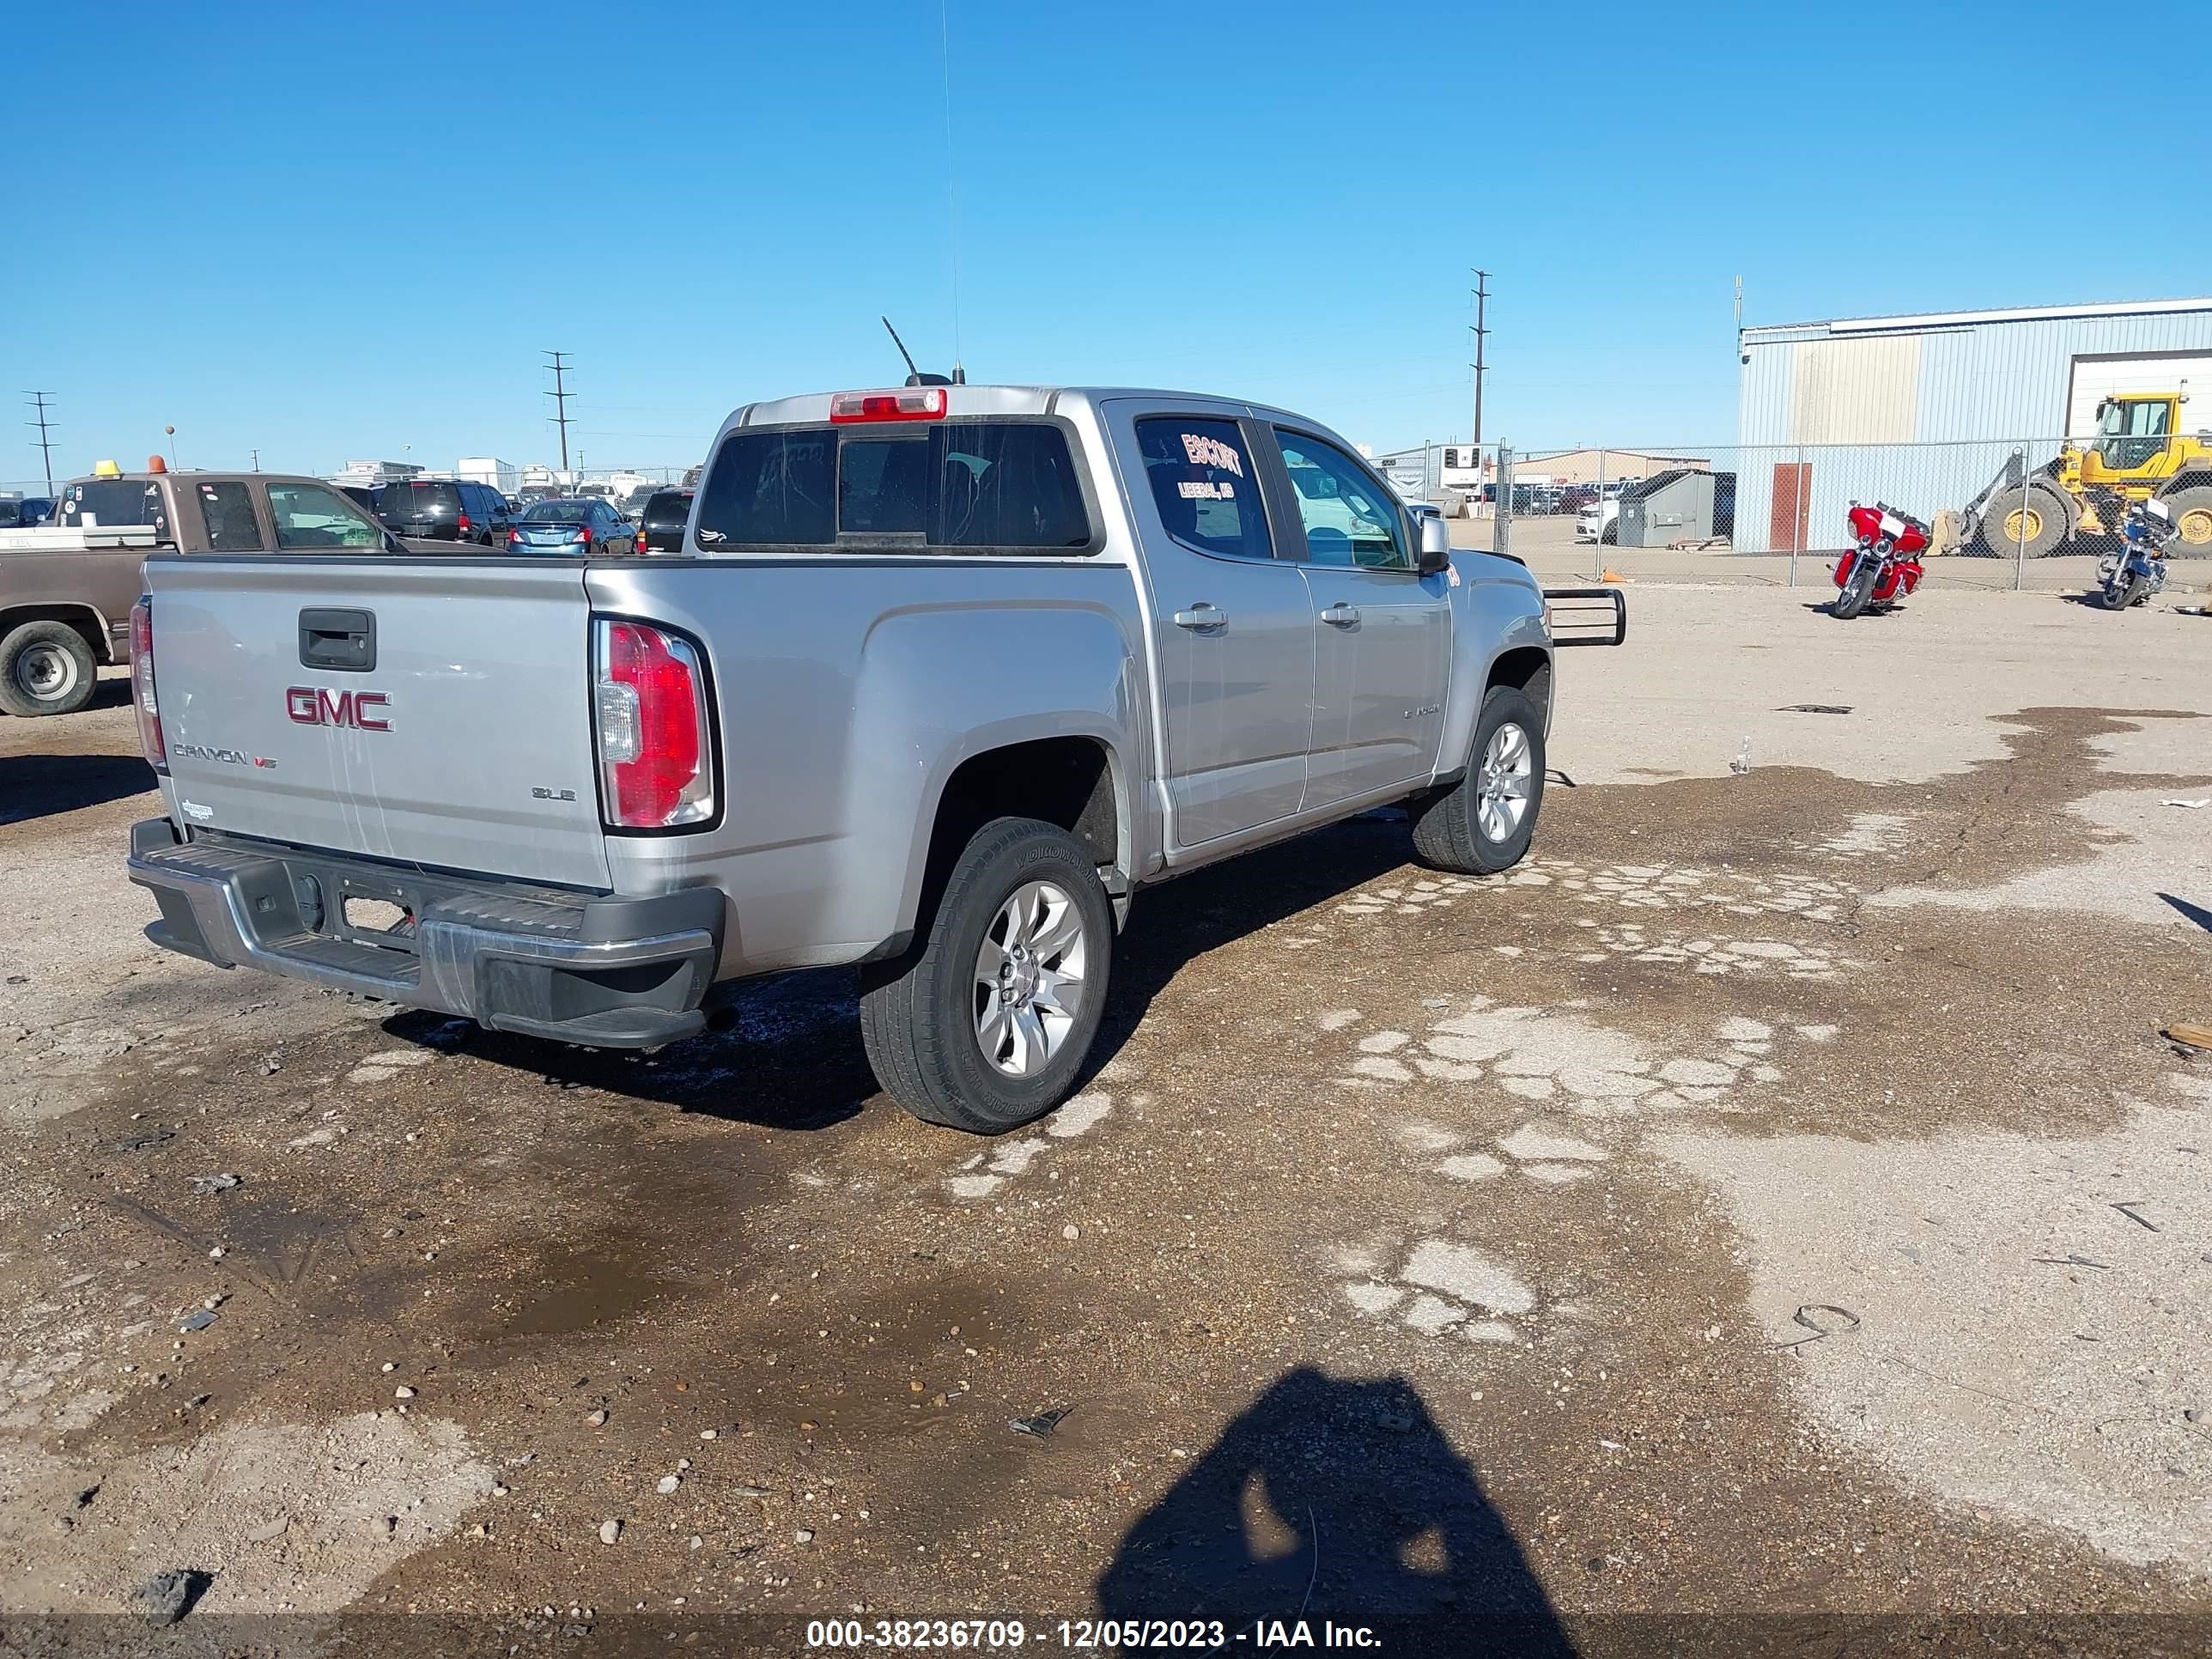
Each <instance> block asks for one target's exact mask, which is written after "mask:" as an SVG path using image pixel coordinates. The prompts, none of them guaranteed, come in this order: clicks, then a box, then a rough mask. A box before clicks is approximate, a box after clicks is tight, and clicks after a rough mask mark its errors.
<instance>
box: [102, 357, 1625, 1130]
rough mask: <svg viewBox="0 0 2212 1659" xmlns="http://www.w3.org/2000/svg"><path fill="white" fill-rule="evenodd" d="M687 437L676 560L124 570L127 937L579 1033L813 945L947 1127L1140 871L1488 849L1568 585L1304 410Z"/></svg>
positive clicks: (869, 1032)
mask: <svg viewBox="0 0 2212 1659" xmlns="http://www.w3.org/2000/svg"><path fill="white" fill-rule="evenodd" d="M711 453H712V456H713V459H712V460H711V462H710V463H709V465H708V473H707V477H706V482H705V483H704V484H703V485H702V487H701V489H700V492H699V497H698V501H697V502H696V509H695V511H694V512H693V513H692V515H691V524H690V527H689V528H688V530H687V532H686V534H685V540H684V545H683V548H682V550H681V552H680V553H679V554H678V556H665V555H664V556H659V557H655V558H650V559H634V558H613V559H592V560H588V561H586V560H574V559H556V558H543V557H517V558H512V559H500V560H496V561H471V565H472V566H476V567H478V568H471V570H469V571H467V572H466V573H465V575H466V576H467V580H465V581H464V580H456V578H455V576H454V574H453V573H452V572H451V571H450V570H449V569H445V568H440V566H439V564H438V563H437V562H435V561H429V560H421V559H386V560H356V561H337V560H331V559H305V558H299V559H295V558H282V557H279V558H273V559H257V560H252V561H240V562H224V561H218V560H209V559H181V558H171V557H167V556H161V557H155V558H151V559H149V560H148V561H147V564H146V574H147V584H148V588H149V597H148V599H147V600H146V602H145V605H144V606H143V608H142V610H141V611H140V613H139V616H140V618H141V620H142V622H143V626H141V627H139V628H137V629H135V630H134V647H133V653H132V656H133V669H134V672H135V673H136V674H137V677H138V680H139V683H140V685H141V687H142V688H143V695H142V696H140V698H139V699H138V702H137V708H138V714H139V720H140V726H139V731H140V738H141V742H142V744H143V748H144V751H145V754H146V757H147V758H148V760H149V762H150V763H152V764H153V765H154V766H155V769H157V770H158V771H159V772H160V773H161V789H162V797H163V804H164V805H165V806H166V808H167V815H166V816H164V817H157V818H153V819H149V820H148V821H146V822H144V823H140V824H138V825H137V826H136V828H135V829H133V831H132V834H131V862H130V868H131V879H132V880H133V881H135V882H137V883H138V884H140V885H142V886H144V887H147V888H149V889H151V890H153V892H154V894H155V897H156V898H157V899H158V901H159V902H160V905H161V919H160V921H156V922H155V924H154V925H153V927H152V928H151V929H150V930H149V937H150V938H152V939H154V940H155V943H157V944H160V945H165V946H167V947H168V948H169V949H171V950H174V951H181V952H183V953H185V955H188V956H192V957H198V958H199V959H201V960H202V961H205V962H210V963H216V964H217V965H219V966H223V967H232V966H251V967H254V968H258V969H264V970H265V971H268V972H272V973H278V974H284V975H290V976H292V977H295V978H299V979H306V980H311V981H317V982H319V983H320V984H323V985H325V986H328V987H333V988H337V989H344V990H348V991H353V992H357V993H361V994H367V995H370V996H375V997H380V998H383V999H385V1000H388V1001H393V1002H398V1003H404V1004H408V1005H410V1006H417V1007H424V1008H434V1009H438V1010H441V1011H442V1012H446V1013H448V1014H456V1015H461V1016H465V1017H466V1018H473V1019H476V1020H479V1021H481V1022H482V1023H483V1024H486V1025H489V1026H493V1027H496V1028H498V1029H500V1030H508V1031H518V1032H524V1033H527V1034H530V1035H533V1036H545V1037H554V1038H558V1039H562V1040H565V1041H568V1042H580V1043H586V1044H590V1045H592V1046H596V1047H615V1048H621V1047H649V1046H652V1045H654V1044H659V1043H664V1042H672V1041H674V1040H676V1039H678V1038H681V1037H685V1036H690V1035H692V1034H693V1033H695V1032H696V1031H698V1030H701V1029H702V1027H703V1026H704V1025H705V1024H706V1020H707V1018H708V1013H709V1012H711V1011H712V1010H713V1009H714V1007H715V1006H716V1005H717V1003H718V1002H719V1001H720V1000H721V999H722V998H724V997H726V995H727V994H728V992H727V991H726V989H724V988H721V987H728V986H730V985H732V983H733V982H734V981H738V980H741V979H744V978H746V977H748V976H751V975H763V974H769V973H774V972H777V971H781V970H783V969H792V968H798V967H823V966H830V965H835V964H838V963H854V964H857V965H858V966H859V969H860V993H861V995H860V1035H861V1041H862V1042H863V1044H864V1045H865V1046H866V1050H867V1054H868V1058H869V1060H870V1062H871V1063H872V1065H873V1066H874V1068H875V1073H876V1076H877V1077H878V1079H879V1080H880V1081H881V1082H882V1084H883V1086H884V1090H885V1091H887V1092H888V1093H889V1094H890V1095H891V1097H893V1098H895V1099H896V1100H897V1101H898V1102H899V1103H900V1104H902V1105H903V1106H905V1107H906V1108H907V1109H908V1110H910V1111H912V1112H914V1113H915V1115H918V1116H921V1117H923V1118H926V1119H927V1120H929V1121H933V1122H936V1123H942V1124H947V1125H951V1126H953V1127H959V1128H963V1129H969V1130H976V1131H985V1132H993V1133H995V1132H998V1131H1001V1130H1006V1129H1010V1128H1012V1127H1014V1126H1016V1125H1018V1124H1020V1123H1023V1122H1024V1121H1028V1120H1029V1119H1030V1118H1033V1117H1036V1116H1037V1115H1040V1114H1041V1113H1043V1112H1046V1111H1048V1110H1049V1109H1051V1108H1052V1107H1053V1106H1054V1105H1055V1104H1056V1103H1058V1102H1059V1101H1060V1099H1061V1098H1062V1097H1064V1096H1066V1094H1067V1093H1068V1092H1069V1091H1071V1090H1072V1089H1073V1087H1074V1086H1075V1085H1076V1083H1077V1081H1078V1079H1079V1078H1080V1077H1081V1076H1082V1075H1083V1074H1084V1066H1085V1055H1086V1053H1087V1051H1088V1050H1089V1049H1090V1048H1091V1040H1092V1038H1093V1037H1094V1036H1096V1035H1097V1031H1098V1029H1099V1020H1100V1016H1101V1015H1102V1014H1103V1012H1104V1009H1105V1005H1106V1000H1107V994H1108V987H1109V978H1110V976H1111V972H1112V966H1113V953H1114V941H1115V934H1116V933H1117V931H1118V930H1119V928H1120V927H1121V923H1122V921H1123V920H1124V919H1125V918H1126V917H1127V914H1128V911H1129V907H1130V905H1131V903H1132V902H1133V900H1134V899H1135V897H1136V896H1137V895H1138V894H1139V893H1140V892H1144V891H1146V890H1150V889H1152V888H1153V887H1154V886H1156V885H1159V884H1164V883H1166V882H1167V880H1168V878H1170V877H1171V876H1175V875H1179V874H1182V873H1183V872H1188V871H1190V870H1194V869H1197V868H1199V867H1200V866H1204V865H1207V864H1211V863H1213V862H1216V861H1218V860H1222V859H1225V858H1228V857H1231V856H1232V855H1233V854H1238V853H1242V852H1245V851H1248V850H1249V849H1251V848H1256V847H1261V846H1265V845H1267V844H1269V843H1271V842H1279V841H1281V840H1283V839H1285V837H1288V836H1294V835H1297V834H1298V833H1299V832H1301V831H1303V830H1306V829H1313V828H1316V826H1318V825H1321V824H1324V823H1331V822H1334V821H1335V820H1337V819H1340V818H1346V817H1352V816H1353V815H1355V814H1357V813H1360V812H1364V811H1367V810H1369V809H1370V808H1371V807H1375V806H1378V805H1383V804H1384V803H1386V802H1404V803H1405V804H1406V806H1407V811H1408V813H1409V814H1410V816H1411V818H1412V821H1413V823H1412V831H1413V849H1414V851H1415V852H1416V853H1417V854H1419V856H1420V857H1421V858H1422V859H1423V860H1425V861H1427V862H1428V863H1430V864H1431V865H1434V866H1437V867H1438V868H1441V869H1448V870H1460V871H1474V872H1488V871H1498V870H1504V869H1505V868H1507V867H1509V866H1511V865H1513V864H1514V863H1516V861H1518V860H1520V859H1521V858H1522V855H1523V854H1525V853H1526V852H1527V851H1528V845H1529V840H1530V837H1531V836H1533V835H1534V833H1535V829H1536V819H1537V813H1538V811H1539V809H1540V808H1541V805H1542V802H1543V796H1544V763H1545V756H1544V736H1545V732H1546V730H1547V727H1548V726H1549V724H1550V720H1551V710H1552V702H1553V690H1554V684H1553V670H1552V658H1553V648H1554V647H1555V646H1556V645H1559V644H1564V643H1567V642H1569V641H1568V640H1567V639H1566V638H1565V637H1564V636H1563V635H1562V634H1561V633H1560V632H1559V631H1555V630H1558V629H1564V628H1565V622H1564V621H1555V620H1554V619H1553V617H1554V612H1555V611H1556V602H1558V601H1560V600H1564V599H1568V598H1569V597H1570V595H1569V594H1568V593H1565V592H1558V591H1554V592H1553V594H1551V595H1550V596H1548V597H1549V598H1550V599H1552V600H1553V601H1554V602H1555V603H1554V605H1553V607H1547V594H1546V593H1545V592H1542V591H1541V590H1540V589H1539V588H1538V586H1537V585H1536V583H1535V580H1534V578H1532V577H1531V576H1530V575H1529V574H1528V570H1527V569H1526V568H1524V567H1522V565H1521V564H1519V563H1517V562H1515V561H1513V560H1510V559H1508V558H1503V557H1499V556H1496V555H1494V554H1492V553H1488V552H1483V551H1476V550H1458V551H1454V550H1452V549H1451V548H1450V546H1449V543H1448V538H1447V537H1446V534H1445V532H1446V530H1447V528H1448V526H1446V525H1445V524H1444V522H1443V520H1441V519H1436V518H1424V519H1423V520H1422V521H1421V522H1420V524H1419V526H1416V525H1415V524H1414V522H1413V515H1412V514H1411V513H1407V511H1406V509H1405V507H1403V506H1402V505H1401V503H1400V502H1399V501H1398V499H1397V497H1396V496H1395V495H1394V494H1393V493H1392V491H1391V489H1390V488H1389V485H1388V484H1386V483H1384V482H1383V479H1382V478H1381V477H1380V476H1379V475H1378V474H1376V471H1374V469H1373V468H1372V467H1371V466H1370V465H1368V463H1367V462H1366V461H1365V460H1364V459H1361V457H1360V456H1359V454H1358V451H1356V450H1355V449H1354V448H1353V447H1352V446H1351V445H1350V444H1348V443H1346V441H1344V440H1343V439H1342V438H1340V437H1338V436H1336V435H1334V434H1333V433H1331V432H1329V431H1328V430H1327V429H1326V428H1322V427H1321V426H1319V425H1318V424H1316V422H1312V421H1310V420H1307V419H1305V418H1304V417H1303V416H1297V415H1294V414H1291V413H1290V412H1289V411H1288V410H1280V409H1271V408H1267V407H1264V406H1261V405H1257V404H1250V403H1246V402H1242V401H1239V400H1237V399H1233V398H1213V397H1206V396H1202V395H1197V394H1189V393H1178V392H1120V391H1085V390H1080V389H1075V388H1053V387H1040V386H909V387H904V388H898V389H891V390H884V391H869V392H836V393H817V394H816V395H814V396H811V397H801V398H784V399H781V401H778V402H774V403H763V404H751V405H749V406H747V407H746V408H744V409H740V410H738V411H737V412H736V413H735V414H734V415H732V416H731V417H730V419H729V420H728V421H727V422H726V423H725V424H724V426H723V427H722V429H721V431H720V434H719V435H717V437H716V440H715V442H714V447H713V449H712V451H711ZM1293 471H1297V472H1300V473H1308V472H1310V473H1312V474H1319V475H1322V476H1325V477H1326V479H1327V483H1322V482H1321V481H1320V479H1319V478H1318V477H1310V476H1308V477H1301V478H1300V479H1299V480H1298V481H1297V482H1296V483H1294V482H1293V478H1292V476H1291V475H1292V473H1293ZM557 505H563V506H574V505H576V504H575V503H560V504H557ZM541 510H542V509H541ZM491 564H495V565H496V566H497V567H498V568H496V569H485V568H481V567H482V566H484V565H491ZM1592 596H1595V598H1597V599H1600V600H1601V601H1602V602H1603V603H1604V604H1605V605H1606V606H1607V620H1608V624H1609V625H1608V629H1607V632H1608V634H1609V635H1610V637H1607V638H1601V639H1594V640H1590V641H1587V642H1589V643H1606V644H1611V643H1617V642H1618V641H1619V640H1620V637H1621V635H1622V634H1623V632H1624V631H1625V621H1624V620H1622V619H1623V618H1624V617H1625V610H1624V609H1623V601H1622V599H1621V598H1620V591H1619V590H1618V589H1617V588H1606V589H1584V590H1578V591H1576V592H1574V593H1573V595H1572V597H1574V598H1577V599H1588V598H1589V597H1592ZM311 619H312V621H313V627H312V629H311V628H310V627H309V626H308V624H309V622H310V620H311ZM238 752H244V753H246V754H250V755H252V756H254V757H259V758H258V762H257V763H256V764H254V765H250V766H240V765H235V764H232V763H229V762H228V759H227V757H228V756H230V755H233V754H235V753H238ZM1178 891H1179V890H1178V889H1177V888H1176V887H1173V886H1167V887H1164V889H1163V896H1162V897H1160V898H1159V899H1158V900H1157V901H1155V902H1159V903H1163V904H1173V903H1175V902H1176V894H1177V892H1178ZM371 901H373V903H371ZM394 906H397V907H398V921H392V920H391V916H392V910H393V907H394ZM372 911H373V912H376V913H379V914H371V912H372ZM1409 971H1416V972H1417V971H1418V969H1413V970H1409Z"/></svg>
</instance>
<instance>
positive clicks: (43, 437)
mask: <svg viewBox="0 0 2212 1659" xmlns="http://www.w3.org/2000/svg"><path fill="white" fill-rule="evenodd" d="M23 395H24V396H25V397H26V398H31V399H32V400H33V402H32V407H33V408H34V409H36V410H38V411H39V418H38V419H37V420H35V421H26V422H23V424H24V425H25V426H34V427H36V428H39V453H40V455H41V456H43V457H44V458H45V459H46V494H47V495H52V494H53V493H54V445H53V438H52V432H53V426H52V422H49V421H48V420H47V419H46V399H47V398H51V397H52V396H53V395H54V394H53V393H52V392H25V393H24V394H23Z"/></svg>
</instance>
